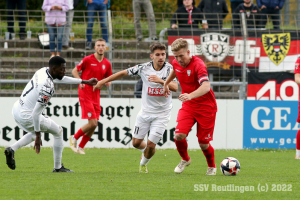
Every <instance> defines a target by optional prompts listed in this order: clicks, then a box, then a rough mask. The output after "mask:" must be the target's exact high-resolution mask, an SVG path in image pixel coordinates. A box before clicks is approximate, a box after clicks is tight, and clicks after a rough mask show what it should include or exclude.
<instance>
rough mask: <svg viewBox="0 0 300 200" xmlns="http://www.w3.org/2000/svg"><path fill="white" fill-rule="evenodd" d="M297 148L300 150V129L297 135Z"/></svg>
mask: <svg viewBox="0 0 300 200" xmlns="http://www.w3.org/2000/svg"><path fill="white" fill-rule="evenodd" d="M296 149H297V150H300V130H298V132H297V137H296Z"/></svg>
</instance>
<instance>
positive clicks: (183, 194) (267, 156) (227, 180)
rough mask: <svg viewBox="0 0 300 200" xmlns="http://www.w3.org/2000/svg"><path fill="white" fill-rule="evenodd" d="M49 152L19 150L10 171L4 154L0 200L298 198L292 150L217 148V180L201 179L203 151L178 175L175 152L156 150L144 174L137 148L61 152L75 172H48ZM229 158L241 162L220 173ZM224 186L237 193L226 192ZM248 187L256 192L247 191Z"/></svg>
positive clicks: (297, 162) (50, 166)
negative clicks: (227, 172) (232, 173)
mask: <svg viewBox="0 0 300 200" xmlns="http://www.w3.org/2000/svg"><path fill="white" fill-rule="evenodd" d="M0 151H1V152H4V148H3V147H2V148H0ZM52 154H53V153H52V149H51V148H42V150H41V153H40V154H39V155H37V154H35V152H34V150H33V149H32V148H22V149H19V150H18V151H17V152H16V153H15V158H16V170H14V171H13V170H10V169H9V168H8V167H7V166H6V160H5V155H3V154H2V156H1V162H0V169H1V172H0V174H1V177H0V180H1V182H0V184H1V185H0V199H1V200H3V199H200V198H202V199H299V198H300V192H299V189H300V184H299V177H300V170H299V165H300V160H295V159H294V156H295V150H216V151H215V157H216V165H217V168H218V169H217V175H216V176H206V175H205V173H206V170H207V165H206V160H205V157H204V155H203V153H202V151H201V150H191V151H189V155H190V157H191V159H192V164H191V165H190V166H189V167H187V168H186V169H185V171H184V172H183V173H182V174H175V173H174V168H175V167H176V165H177V164H178V163H179V161H180V157H179V155H178V153H177V151H176V150H157V152H156V154H155V156H154V157H153V159H152V160H151V161H150V163H149V164H148V171H149V173H148V174H140V173H138V168H139V161H140V155H141V154H140V151H138V150H135V149H86V155H77V154H74V153H73V152H72V151H71V149H70V148H65V149H64V152H63V163H64V165H65V167H66V168H69V169H72V170H74V171H75V172H76V173H52V170H53V155H52ZM228 156H232V157H235V158H237V159H238V160H239V161H240V163H241V171H240V173H239V174H238V175H237V176H235V177H228V176H224V175H223V174H222V173H221V172H220V169H219V164H220V162H221V161H222V160H223V159H224V158H225V157H228ZM201 184H207V185H201ZM227 185H229V186H230V185H231V186H233V185H234V186H235V188H236V189H237V188H239V191H236V189H235V191H228V190H230V188H229V189H228V188H226V187H229V186H227ZM204 186H206V187H207V191H205V187H204ZM251 186H253V187H252V189H253V188H254V191H246V190H247V187H248V189H251ZM201 188H202V189H203V190H204V191H199V190H201ZM215 190H217V191H215ZM218 190H221V191H218ZM262 190H265V191H262ZM283 190H285V191H283Z"/></svg>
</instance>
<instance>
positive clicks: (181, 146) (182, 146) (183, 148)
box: [174, 133, 191, 173]
mask: <svg viewBox="0 0 300 200" xmlns="http://www.w3.org/2000/svg"><path fill="white" fill-rule="evenodd" d="M185 138H186V134H184V133H176V134H175V144H176V147H177V151H178V153H179V154H180V156H181V158H182V160H181V161H180V163H179V164H178V165H177V166H176V167H175V169H174V172H175V173H181V172H183V170H184V168H185V167H187V166H189V165H190V164H191V158H190V157H189V155H188V152H187V148H188V144H187V141H186V139H185Z"/></svg>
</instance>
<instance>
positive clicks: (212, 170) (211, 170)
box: [199, 142, 217, 175]
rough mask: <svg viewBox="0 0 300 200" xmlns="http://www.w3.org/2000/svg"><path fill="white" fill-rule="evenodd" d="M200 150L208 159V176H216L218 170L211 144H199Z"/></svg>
mask: <svg viewBox="0 0 300 200" xmlns="http://www.w3.org/2000/svg"><path fill="white" fill-rule="evenodd" d="M199 145H200V148H201V150H202V152H203V154H204V156H205V157H206V161H207V165H208V169H207V172H206V175H216V172H217V168H216V164H215V150H214V148H213V147H212V146H211V144H210V143H208V144H204V143H201V142H199Z"/></svg>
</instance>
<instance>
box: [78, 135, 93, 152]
mask: <svg viewBox="0 0 300 200" xmlns="http://www.w3.org/2000/svg"><path fill="white" fill-rule="evenodd" d="M90 139H91V138H90V137H89V136H86V135H84V136H83V137H82V139H81V142H80V144H79V145H78V146H79V147H80V148H82V149H83V148H84V147H85V145H86V143H87V142H88V141H90Z"/></svg>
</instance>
